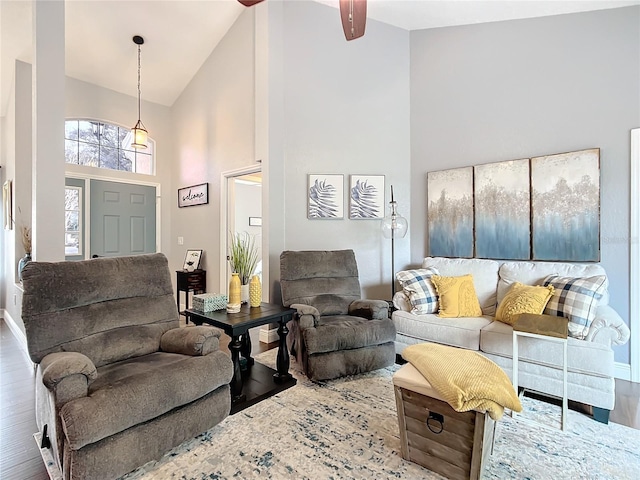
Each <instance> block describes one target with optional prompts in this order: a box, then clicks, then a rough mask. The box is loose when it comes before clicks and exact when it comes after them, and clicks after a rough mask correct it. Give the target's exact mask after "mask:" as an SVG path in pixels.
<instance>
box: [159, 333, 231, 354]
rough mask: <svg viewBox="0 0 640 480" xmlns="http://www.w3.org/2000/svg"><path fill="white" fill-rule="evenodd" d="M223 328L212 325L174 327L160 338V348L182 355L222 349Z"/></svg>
mask: <svg viewBox="0 0 640 480" xmlns="http://www.w3.org/2000/svg"><path fill="white" fill-rule="evenodd" d="M220 335H222V330H220V329H219V328H216V327H211V326H204V325H201V326H197V327H186V328H172V329H171V330H167V331H166V332H164V334H163V335H162V338H161V339H160V350H162V351H163V352H168V353H180V354H182V355H191V356H204V355H209V354H210V353H212V352H216V351H218V350H219V349H220Z"/></svg>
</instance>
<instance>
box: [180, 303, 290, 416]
mask: <svg viewBox="0 0 640 480" xmlns="http://www.w3.org/2000/svg"><path fill="white" fill-rule="evenodd" d="M295 313H296V311H295V310H293V309H291V308H286V307H283V306H282V305H274V304H270V303H261V304H260V306H259V307H250V306H249V305H248V304H243V305H242V307H241V308H240V311H239V312H238V313H227V311H226V310H217V311H214V312H207V313H205V312H199V311H197V310H188V311H187V312H186V314H187V315H188V316H190V317H191V321H192V322H193V323H195V324H196V325H202V324H204V323H206V324H208V325H213V326H214V327H218V328H220V329H222V330H224V333H226V334H227V335H229V336H230V337H231V343H230V344H229V350H230V351H231V359H232V361H233V379H232V380H231V413H232V414H234V413H237V412H239V411H241V410H243V409H245V408H247V407H249V406H251V405H253V404H255V403H258V402H260V401H261V400H264V399H265V398H268V397H270V396H272V395H275V394H276V393H278V392H281V391H283V390H286V389H287V388H290V387H293V386H294V385H295V384H296V379H295V378H293V376H292V375H291V374H290V373H289V352H288V351H287V334H288V333H289V329H288V328H287V322H288V321H290V320H291V319H292V318H293V315H294V314H295ZM269 323H278V324H279V326H278V335H279V337H280V340H279V344H278V356H277V357H276V368H277V370H273V369H272V368H269V367H267V366H266V365H262V364H261V363H259V362H254V359H253V358H252V357H251V337H250V336H249V329H250V328H254V327H259V326H261V325H267V324H269ZM240 356H242V357H244V358H245V360H246V362H247V369H246V371H245V372H242V370H241V368H240Z"/></svg>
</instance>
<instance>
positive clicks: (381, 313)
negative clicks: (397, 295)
mask: <svg viewBox="0 0 640 480" xmlns="http://www.w3.org/2000/svg"><path fill="white" fill-rule="evenodd" d="M349 315H354V316H357V317H363V318H368V319H369V320H374V319H379V318H389V302H387V301H385V300H367V299H363V300H355V301H353V302H351V304H350V305H349Z"/></svg>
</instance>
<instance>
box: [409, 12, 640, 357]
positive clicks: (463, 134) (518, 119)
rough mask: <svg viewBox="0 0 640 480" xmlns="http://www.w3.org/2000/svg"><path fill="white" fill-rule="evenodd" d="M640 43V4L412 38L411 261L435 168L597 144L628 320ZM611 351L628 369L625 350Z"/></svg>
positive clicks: (612, 269)
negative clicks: (632, 153)
mask: <svg viewBox="0 0 640 480" xmlns="http://www.w3.org/2000/svg"><path fill="white" fill-rule="evenodd" d="M639 38H640V7H628V8H619V9H611V10H601V11H596V12H588V13H579V14H571V15H559V16H553V17H544V18H535V19H528V20H515V21H508V22H497V23H488V24H481V25H473V26H464V27H450V28H440V29H432V30H423V31H416V32H412V34H411V85H412V88H411V159H412V163H411V224H412V225H413V228H412V229H411V260H412V262H413V263H414V264H419V263H420V261H421V259H422V258H423V257H424V256H425V253H426V252H427V235H426V230H427V224H426V173H427V172H429V171H436V170H444V169H448V168H455V167H461V166H469V165H476V164H483V163H491V162H499V161H503V160H514V159H519V158H530V157H533V156H538V155H547V154H553V153H562V152H570V151H574V150H582V149H586V148H593V147H599V148H600V169H601V218H600V221H601V251H602V257H601V260H602V265H603V266H604V268H605V269H606V270H607V273H608V275H609V280H610V288H609V290H610V293H611V305H612V306H613V307H614V308H615V309H616V310H617V311H618V312H619V313H620V315H621V316H622V317H623V319H624V320H625V321H626V322H627V323H628V318H629V294H630V292H629V241H630V238H629V158H630V151H629V134H630V130H631V129H632V128H634V127H638V126H639V125H640V42H639V41H638V39H639ZM635 294H637V292H635ZM614 350H615V357H616V360H617V361H619V362H622V363H628V359H629V345H628V344H627V345H625V346H621V347H616V348H615V349H614Z"/></svg>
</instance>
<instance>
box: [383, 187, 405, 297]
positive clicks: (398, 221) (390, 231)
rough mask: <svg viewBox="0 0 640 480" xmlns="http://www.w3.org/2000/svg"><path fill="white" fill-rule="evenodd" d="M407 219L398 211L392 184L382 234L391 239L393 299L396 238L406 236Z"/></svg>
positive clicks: (392, 291)
mask: <svg viewBox="0 0 640 480" xmlns="http://www.w3.org/2000/svg"><path fill="white" fill-rule="evenodd" d="M408 226H409V225H408V223H407V219H406V218H404V217H403V216H402V215H400V214H399V213H398V204H397V202H396V201H395V200H394V199H393V185H391V201H390V202H389V213H388V214H387V216H386V217H384V219H382V235H384V238H390V239H391V300H393V297H394V295H395V294H396V266H395V245H394V240H395V239H396V238H404V236H405V235H406V234H407V228H408Z"/></svg>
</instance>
